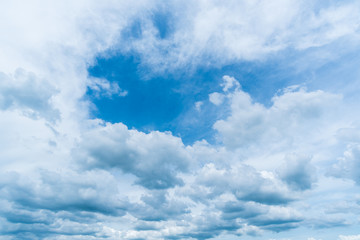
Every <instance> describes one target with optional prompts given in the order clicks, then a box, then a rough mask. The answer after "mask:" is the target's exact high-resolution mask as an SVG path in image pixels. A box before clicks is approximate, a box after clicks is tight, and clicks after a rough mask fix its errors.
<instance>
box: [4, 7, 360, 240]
mask: <svg viewBox="0 0 360 240" xmlns="http://www.w3.org/2000/svg"><path fill="white" fill-rule="evenodd" d="M358 12H359V4H358V3H356V2H351V1H350V2H347V3H340V4H336V5H332V4H329V6H328V7H323V6H317V3H309V2H298V1H293V0H275V1H272V2H269V1H257V2H252V1H240V2H235V1H227V2H217V1H190V2H187V3H183V2H180V1H174V2H169V3H158V2H154V1H137V2H127V1H124V2H121V3H118V2H117V1H112V0H106V1H102V2H99V1H76V2H74V1H62V2H58V3H53V2H52V3H49V2H48V1H29V2H24V1H22V2H20V1H11V2H7V3H4V4H3V5H2V8H1V9H0V34H1V36H2V37H1V39H0V52H1V56H2V57H1V58H0V66H1V68H0V71H1V73H0V132H1V133H2V134H1V137H0V143H1V144H0V150H1V151H0V165H1V169H2V173H1V174H0V213H1V216H0V238H2V239H39V238H40V239H102V238H108V239H164V238H166V239H184V238H185V239H189V238H197V239H207V238H212V237H219V236H221V234H230V235H234V236H239V235H242V234H243V235H244V234H247V235H251V236H259V234H264V233H265V234H267V233H268V231H273V232H279V231H286V230H289V229H291V228H296V227H298V226H300V225H301V224H304V226H315V227H316V228H321V227H326V228H329V229H332V228H333V227H334V226H339V225H340V226H347V225H348V222H349V221H348V218H350V217H349V215H346V213H345V212H344V211H342V212H341V213H342V214H343V215H342V216H341V217H340V218H338V217H335V218H330V217H329V218H328V215H331V214H335V213H330V212H326V211H324V214H325V215H326V216H324V217H322V218H323V221H317V219H314V218H313V217H314V215H317V213H318V212H316V210H314V209H313V208H311V207H308V206H318V205H317V203H318V202H321V203H322V202H323V200H324V198H321V197H318V196H320V195H322V194H324V192H329V189H328V188H331V186H329V185H328V186H326V187H327V188H326V187H324V186H320V187H317V186H316V185H314V182H315V180H316V175H319V174H320V175H321V174H323V173H324V171H325V170H324V168H327V167H328V166H329V162H331V161H332V162H333V161H334V160H335V158H336V157H334V156H341V154H342V152H345V153H344V154H343V156H342V157H340V158H339V161H338V162H336V163H335V164H334V167H333V169H332V173H331V176H337V177H338V178H339V179H335V180H334V179H332V181H343V178H346V179H348V178H349V179H353V180H354V181H355V182H356V183H359V176H358V174H357V172H359V171H358V167H359V166H358V165H359V164H358V158H359V146H358V145H359V144H358V143H359V141H358V140H359V134H358V133H357V127H356V126H355V124H352V123H349V122H351V121H353V122H356V120H357V119H358V117H357V116H353V115H351V116H350V117H349V115H346V114H344V116H339V115H342V113H344V112H345V111H342V110H341V111H340V110H339V109H341V108H342V107H344V106H345V105H346V103H345V102H343V99H342V97H341V94H334V93H330V92H327V91H325V90H316V89H315V90H314V89H312V90H307V89H306V88H304V87H299V86H295V87H290V88H285V89H283V90H281V91H279V92H278V94H277V95H276V96H274V97H273V99H272V105H271V106H265V105H263V104H261V103H257V102H255V101H254V100H253V98H252V97H251V96H250V95H249V94H248V93H246V92H245V91H244V90H243V89H241V86H240V83H239V82H238V81H237V80H236V79H235V78H234V77H231V76H229V75H225V76H223V83H222V84H221V85H220V87H221V88H222V92H220V91H221V90H219V92H215V93H212V94H210V96H209V100H210V102H212V103H214V104H215V105H217V106H218V107H219V108H222V107H227V106H225V105H226V104H228V105H229V107H230V110H231V111H230V112H229V115H228V116H227V117H225V118H220V119H219V120H218V121H216V123H215V124H214V125H213V128H214V129H215V130H216V131H217V136H216V137H217V138H216V139H215V141H214V142H213V143H211V144H210V143H207V142H206V141H198V142H196V143H194V144H193V145H191V146H186V145H184V144H183V142H182V139H181V138H180V137H177V136H174V135H172V134H171V133H169V132H160V131H151V132H147V133H145V132H141V131H138V130H136V129H129V128H128V127H127V126H125V125H124V124H122V123H106V122H105V121H102V120H89V118H90V117H89V115H90V109H91V103H90V102H88V101H87V100H85V99H87V98H86V92H87V91H88V90H89V89H90V91H93V93H94V95H95V96H97V97H111V96H115V95H118V96H124V97H125V96H126V94H127V92H126V90H123V89H121V86H119V85H118V84H117V83H116V82H111V81H109V80H107V79H99V78H93V77H91V76H89V74H88V71H87V68H88V67H89V66H91V65H94V64H96V58H97V57H101V58H102V57H104V58H108V57H112V56H115V55H119V54H120V55H121V54H124V55H126V56H128V55H131V56H136V57H138V59H139V62H140V65H139V70H140V72H142V73H143V72H144V74H145V75H146V74H149V75H151V74H159V73H166V74H167V73H174V70H176V69H179V68H183V69H185V70H186V71H188V70H196V69H197V67H199V66H202V67H203V66H205V67H209V68H211V67H221V66H224V65H227V64H232V63H239V62H240V63H246V62H247V61H252V60H260V61H256V63H259V64H262V63H263V62H262V61H264V59H265V60H266V59H267V58H269V57H271V56H274V55H276V54H281V53H283V51H285V50H289V49H290V50H292V49H295V50H294V51H295V52H301V51H304V50H307V51H311V50H312V49H313V48H317V49H320V48H321V47H323V46H326V45H330V44H331V43H334V42H337V41H340V40H344V41H345V42H346V41H351V40H356V39H357V37H358V25H359V20H358V17H357V13H358ZM159 19H160V20H159ZM162 19H165V21H162ZM162 22H166V24H164V25H162V26H160V25H159V23H162ZM355 42H356V41H355ZM354 45H356V44H353V45H351V46H350V45H349V46H345V47H344V48H346V49H347V48H351V47H354ZM354 48H355V50H356V47H354ZM329 49H330V50H329ZM322 50H324V49H322ZM351 50H352V51H351V52H356V51H353V49H351ZM324 51H329V53H328V55H326V54H325V56H330V57H329V58H331V56H332V55H333V54H337V52H338V51H333V49H331V47H329V48H328V49H325V50H324ZM339 54H341V53H339ZM320 57H322V58H324V55H321V56H320ZM324 61H325V62H326V61H327V60H324ZM308 64H312V61H309V63H308ZM190 72H191V71H190ZM224 74H226V73H224ZM341 80H342V79H340V80H339V81H341ZM347 100H348V99H347ZM348 101H349V100H348ZM205 104H206V102H205V100H204V106H205ZM221 104H222V105H221ZM220 105H221V106H220ZM217 106H213V107H214V108H217ZM339 106H340V108H339ZM356 106H357V105H356ZM195 107H196V108H197V109H198V110H200V108H201V104H200V102H198V103H197V104H196V105H195ZM355 109H356V108H355ZM219 112H220V111H219ZM219 115H220V114H219ZM342 117H344V118H347V119H345V120H344V121H341V120H342ZM339 119H340V120H339ZM349 119H350V120H349ZM344 148H345V149H344ZM334 152H336V153H340V154H338V155H336V154H334ZM292 153H294V155H293V156H295V157H292V155H289V154H292ZM289 156H290V157H289ZM302 156H311V159H310V157H302ZM282 160H285V162H286V163H285V164H284V165H283V166H282V167H279V164H281V161H282ZM269 165H270V166H269ZM315 167H316V168H317V169H319V171H314V168H315ZM321 177H322V178H326V179H327V178H328V177H326V176H321ZM329 179H330V178H329ZM314 186H315V187H314ZM304 190H308V191H306V192H305V193H304V192H303V191H304ZM353 190H354V189H353V188H350V187H349V189H348V190H347V191H349V192H351V191H353ZM310 191H311V194H310V195H311V196H310V197H309V196H308V195H306V194H307V192H310ZM331 191H333V189H331ZM331 191H330V192H331ZM339 191H340V190H337V193H339ZM325 195H326V194H325ZM313 196H316V197H318V198H316V197H313ZM326 196H329V195H326ZM328 201H332V199H331V198H329V200H328ZM307 207H308V209H309V210H306V211H304V212H305V213H304V214H300V213H299V212H302V210H304V209H307ZM338 211H340V210H338ZM336 214H338V213H336ZM321 216H323V215H321ZM336 235H337V234H336ZM261 237H262V236H261ZM354 237H355V238H354ZM262 238H264V237H262ZM339 238H340V239H341V240H342V239H357V238H358V237H357V236H340V237H339Z"/></svg>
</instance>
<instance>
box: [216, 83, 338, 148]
mask: <svg viewBox="0 0 360 240" xmlns="http://www.w3.org/2000/svg"><path fill="white" fill-rule="evenodd" d="M230 94H231V95H229V97H230V101H231V103H230V106H231V114H230V116H229V117H228V118H227V119H225V120H219V121H217V122H216V123H215V124H214V129H216V130H217V131H218V132H219V133H220V134H221V137H222V140H223V142H224V144H225V145H226V146H227V147H229V148H230V149H235V148H246V147H251V146H253V144H260V145H262V144H264V143H266V144H267V145H268V146H267V149H272V148H277V147H281V144H286V145H290V146H293V147H296V145H297V144H301V141H302V140H304V139H301V138H302V137H306V136H305V135H304V131H307V132H308V134H314V133H316V132H314V131H313V130H314V126H315V125H316V126H318V125H320V124H321V121H323V120H324V118H325V117H326V115H327V114H329V113H331V111H330V109H332V108H334V107H336V105H337V104H338V103H339V101H341V96H339V95H335V94H331V93H326V92H323V91H321V90H318V91H314V92H307V91H306V90H305V89H304V88H300V89H296V88H295V89H293V90H289V88H288V89H285V90H284V92H283V94H281V95H276V96H274V97H273V98H272V103H273V104H272V106H271V107H269V108H266V107H265V106H264V105H262V104H259V103H256V102H254V101H253V100H252V99H251V97H250V95H249V94H248V93H246V92H244V91H242V90H236V91H234V92H232V93H230ZM315 137H316V136H315ZM304 142H306V141H304Z"/></svg>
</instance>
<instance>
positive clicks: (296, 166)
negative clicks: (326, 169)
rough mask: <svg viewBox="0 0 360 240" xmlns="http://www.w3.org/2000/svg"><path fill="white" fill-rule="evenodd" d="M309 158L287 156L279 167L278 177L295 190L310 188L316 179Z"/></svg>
mask: <svg viewBox="0 0 360 240" xmlns="http://www.w3.org/2000/svg"><path fill="white" fill-rule="evenodd" d="M310 160H311V159H310V158H309V157H305V156H296V155H290V156H288V157H287V158H286V159H285V163H284V165H282V166H281V167H280V169H279V175H280V178H282V179H283V180H284V181H285V182H286V183H287V184H289V186H290V187H292V188H294V189H295V190H306V189H310V188H311V186H312V184H313V183H314V182H315V181H316V172H315V168H314V166H313V165H312V164H311V163H310Z"/></svg>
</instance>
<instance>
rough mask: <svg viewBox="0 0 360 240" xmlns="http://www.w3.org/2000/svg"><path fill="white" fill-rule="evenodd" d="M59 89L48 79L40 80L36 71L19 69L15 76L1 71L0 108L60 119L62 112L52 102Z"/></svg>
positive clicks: (53, 119) (31, 115)
mask: <svg viewBox="0 0 360 240" xmlns="http://www.w3.org/2000/svg"><path fill="white" fill-rule="evenodd" d="M56 93H57V90H56V89H55V87H54V86H52V85H51V84H50V83H49V82H48V81H45V80H43V79H42V80H40V79H38V77H37V76H36V75H35V74H34V73H29V72H26V71H25V70H23V69H17V70H16V72H15V74H14V76H8V75H6V74H4V73H1V72H0V109H1V110H8V109H21V111H22V113H23V114H25V115H27V116H29V117H32V118H38V117H43V118H45V119H47V120H49V121H55V120H57V119H59V117H60V112H59V111H58V110H57V109H55V108H54V107H53V105H52V103H51V99H52V97H53V95H55V94H56Z"/></svg>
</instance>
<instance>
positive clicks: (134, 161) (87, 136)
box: [75, 123, 191, 189]
mask: <svg viewBox="0 0 360 240" xmlns="http://www.w3.org/2000/svg"><path fill="white" fill-rule="evenodd" d="M83 139H84V140H83V141H82V142H81V143H80V145H79V150H78V151H76V153H75V154H76V158H78V159H80V164H81V165H82V166H83V167H85V168H89V169H90V168H103V169H110V168H119V169H121V170H122V171H123V172H125V173H131V174H133V175H135V176H137V177H138V180H137V183H138V184H140V185H142V186H144V187H147V188H150V189H156V188H159V189H162V188H169V187H174V186H176V185H181V184H183V181H182V180H181V179H180V178H179V177H178V176H177V174H178V173H179V172H186V171H187V170H188V166H189V163H190V161H191V157H190V155H189V154H188V153H187V152H186V149H185V146H184V144H183V143H182V141H181V139H179V138H177V137H174V136H172V135H171V134H170V133H161V132H157V131H155V132H151V133H149V134H145V133H143V132H139V131H137V130H128V128H127V127H126V126H125V125H123V124H121V123H119V124H109V123H108V124H106V125H105V126H99V127H97V128H94V129H91V130H90V131H88V132H86V133H84V136H83Z"/></svg>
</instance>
